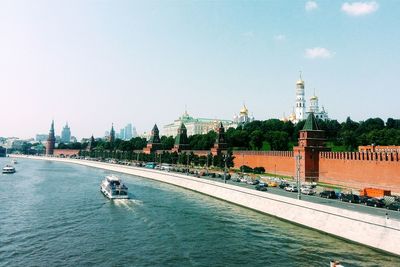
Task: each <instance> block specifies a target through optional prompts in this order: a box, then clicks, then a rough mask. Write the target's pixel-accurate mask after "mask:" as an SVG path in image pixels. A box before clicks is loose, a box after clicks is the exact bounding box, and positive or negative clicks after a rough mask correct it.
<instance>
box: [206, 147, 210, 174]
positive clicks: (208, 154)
mask: <svg viewBox="0 0 400 267" xmlns="http://www.w3.org/2000/svg"><path fill="white" fill-rule="evenodd" d="M209 156H210V152H208V153H207V165H206V166H207V168H206V173H207V175H208V157H209Z"/></svg>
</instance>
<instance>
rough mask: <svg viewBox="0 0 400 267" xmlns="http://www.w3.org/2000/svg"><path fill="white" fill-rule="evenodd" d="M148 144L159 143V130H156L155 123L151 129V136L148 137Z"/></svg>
mask: <svg viewBox="0 0 400 267" xmlns="http://www.w3.org/2000/svg"><path fill="white" fill-rule="evenodd" d="M148 143H150V144H159V143H161V140H160V131H159V130H158V127H157V124H154V127H153V129H152V130H151V136H150V139H149V142H148Z"/></svg>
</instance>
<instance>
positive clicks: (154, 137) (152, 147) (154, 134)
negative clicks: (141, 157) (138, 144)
mask: <svg viewBox="0 0 400 267" xmlns="http://www.w3.org/2000/svg"><path fill="white" fill-rule="evenodd" d="M160 149H161V140H160V131H159V130H158V127H157V124H154V127H153V130H151V136H150V139H149V141H148V142H147V146H146V147H145V148H144V149H143V152H144V153H146V154H150V153H152V152H155V151H157V150H160Z"/></svg>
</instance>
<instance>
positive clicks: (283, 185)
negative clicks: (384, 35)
mask: <svg viewBox="0 0 400 267" xmlns="http://www.w3.org/2000/svg"><path fill="white" fill-rule="evenodd" d="M287 186H289V183H285V182H281V183H280V184H279V188H281V189H285V187H287Z"/></svg>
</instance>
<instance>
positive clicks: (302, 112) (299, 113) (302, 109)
mask: <svg viewBox="0 0 400 267" xmlns="http://www.w3.org/2000/svg"><path fill="white" fill-rule="evenodd" d="M305 119H306V99H305V91H304V81H303V79H302V78H301V71H300V79H299V80H298V81H297V83H296V121H295V122H296V123H297V122H299V121H301V120H305Z"/></svg>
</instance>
